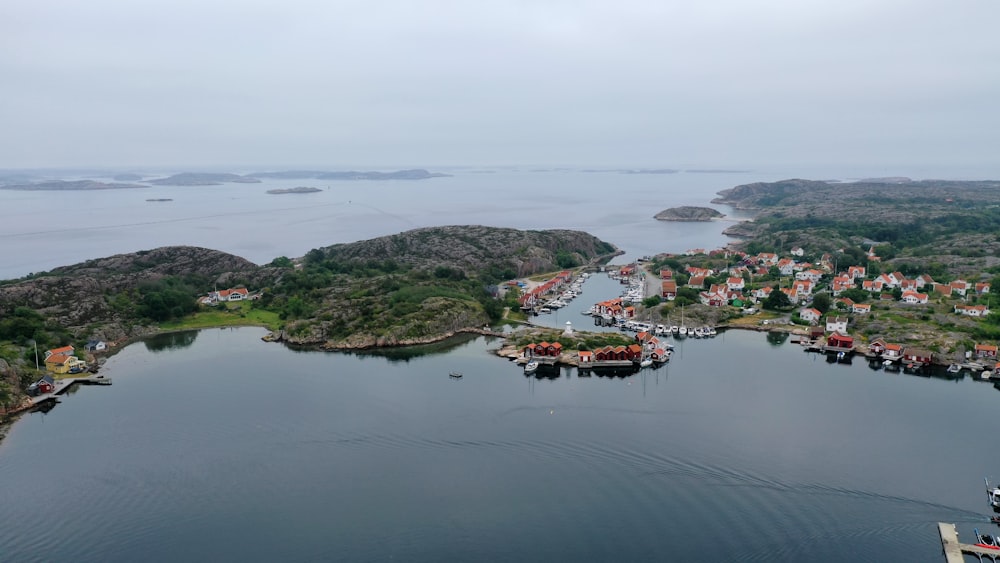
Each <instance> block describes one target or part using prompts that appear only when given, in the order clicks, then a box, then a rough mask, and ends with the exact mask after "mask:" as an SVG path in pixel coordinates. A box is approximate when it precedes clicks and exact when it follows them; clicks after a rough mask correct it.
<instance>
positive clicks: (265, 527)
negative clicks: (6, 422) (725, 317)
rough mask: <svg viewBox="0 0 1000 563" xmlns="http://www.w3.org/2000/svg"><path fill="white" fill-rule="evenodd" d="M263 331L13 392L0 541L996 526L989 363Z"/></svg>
mask: <svg viewBox="0 0 1000 563" xmlns="http://www.w3.org/2000/svg"><path fill="white" fill-rule="evenodd" d="M262 334H264V332H263V331H262V330H259V329H251V328H243V329H235V330H234V329H227V330H206V331H202V332H197V333H194V332H192V333H185V334H180V335H167V336H164V337H160V338H158V339H155V340H152V341H150V342H148V343H138V344H133V345H131V346H129V347H128V348H126V349H125V350H123V351H122V352H120V353H119V354H118V355H117V356H114V357H113V358H112V359H111V361H110V362H109V363H108V365H107V367H106V373H107V375H109V376H111V377H114V380H115V384H114V385H113V386H111V387H82V388H79V389H78V390H77V391H76V392H75V393H73V394H71V395H69V396H67V397H66V398H65V399H63V401H62V404H60V405H58V406H57V407H56V408H55V409H54V410H52V411H51V412H50V413H48V414H41V413H34V414H29V415H26V416H24V417H23V418H22V420H21V421H19V422H18V423H17V424H15V425H14V426H13V428H12V429H11V431H10V433H9V435H8V437H7V438H6V439H5V440H4V441H3V442H2V443H0V498H2V499H3V501H4V502H3V510H2V511H0V547H2V550H3V555H2V557H0V559H3V560H4V561H33V560H34V561H53V560H63V561H70V560H72V561H134V560H137V559H142V560H157V561H178V560H228V561H235V560H240V561H275V560H283V561H284V560H287V561H304V560H344V561H373V560H378V561H381V560H388V559H398V560H405V561H448V560H454V561H457V560H486V561H539V560H547V561H552V560H578V561H642V560H672V561H859V560H866V561H939V560H940V545H939V542H938V539H937V532H936V528H935V523H936V522H938V521H950V522H956V523H958V525H959V531H960V533H961V534H962V537H963V538H966V539H967V538H969V537H970V536H971V534H972V529H973V528H974V527H976V526H978V527H979V528H980V529H987V528H989V526H990V525H989V524H987V523H986V522H985V521H986V516H985V515H986V512H987V511H986V501H985V495H984V493H983V485H982V478H983V477H984V476H986V475H989V474H990V473H991V472H994V473H993V476H994V477H996V478H1000V473H997V472H998V468H1000V454H998V453H997V450H996V448H995V447H993V444H992V442H993V440H992V430H993V424H992V422H993V421H994V419H995V413H996V412H997V406H998V402H1000V393H998V392H996V391H995V390H994V389H993V388H992V387H991V386H989V385H988V384H984V383H980V382H975V381H971V380H968V379H965V380H961V381H947V380H943V379H932V378H922V377H915V376H908V375H894V374H887V373H885V372H882V371H872V370H870V369H869V368H868V367H867V364H866V363H865V362H863V361H861V360H856V361H855V363H854V365H850V366H848V365H838V364H828V363H826V362H825V361H823V359H822V358H821V357H817V356H815V355H811V354H806V353H804V352H803V351H802V350H801V348H800V347H799V346H797V345H794V344H779V343H778V341H777V340H774V337H773V336H772V337H771V338H770V339H769V338H768V337H767V336H766V335H764V334H761V333H753V332H728V333H726V334H724V335H720V336H719V337H716V338H715V339H711V340H687V341H683V342H681V343H679V345H678V349H677V352H676V353H675V356H674V359H673V360H672V361H671V362H670V363H669V364H668V365H666V366H664V367H662V368H660V369H658V370H647V371H645V372H643V373H642V374H639V375H635V376H631V377H628V378H605V377H597V376H594V377H578V375H577V374H576V373H575V372H574V371H573V370H565V371H563V372H562V374H561V375H560V376H559V377H558V378H555V379H536V378H533V377H532V378H526V377H525V376H524V375H523V374H522V373H520V371H519V369H518V368H517V367H516V366H514V365H513V364H511V363H509V362H507V361H505V360H503V359H499V358H495V357H492V356H491V355H490V354H489V353H488V350H489V349H490V348H494V347H497V346H499V343H498V342H496V341H493V342H491V341H488V340H485V339H481V338H480V339H475V340H465V341H462V342H457V343H454V344H451V346H452V347H451V348H450V349H447V350H443V351H439V352H436V353H429V354H425V355H396V356H395V357H393V358H385V357H380V356H371V355H369V356H358V355H346V354H327V353H318V352H296V351H292V350H289V349H287V348H284V347H282V346H280V345H277V344H265V343H262V342H261V341H260V336H261V335H262ZM779 340H780V339H779ZM453 370H459V371H462V372H464V374H465V377H464V379H462V380H452V379H450V378H449V377H448V373H449V372H450V371H453ZM816 548H821V550H819V551H814V550H816Z"/></svg>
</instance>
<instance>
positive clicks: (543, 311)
mask: <svg viewBox="0 0 1000 563" xmlns="http://www.w3.org/2000/svg"><path fill="white" fill-rule="evenodd" d="M538 312H539V313H551V312H552V309H549V308H548V307H542V308H541V309H539V310H538Z"/></svg>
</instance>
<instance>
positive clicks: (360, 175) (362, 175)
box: [248, 168, 451, 180]
mask: <svg viewBox="0 0 1000 563" xmlns="http://www.w3.org/2000/svg"><path fill="white" fill-rule="evenodd" d="M450 176H451V174H444V173H441V172H428V171H427V170H424V169H421V168H415V169H412V170H396V171H395V172H373V171H370V172H358V171H354V170H349V171H345V172H328V171H319V170H286V171H283V172H257V173H254V174H250V175H248V177H250V178H273V179H278V180H427V179H428V178H446V177H450Z"/></svg>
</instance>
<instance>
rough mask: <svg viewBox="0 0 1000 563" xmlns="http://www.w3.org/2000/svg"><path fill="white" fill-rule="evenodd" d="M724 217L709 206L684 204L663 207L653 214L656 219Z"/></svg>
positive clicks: (698, 219) (705, 219) (697, 219)
mask: <svg viewBox="0 0 1000 563" xmlns="http://www.w3.org/2000/svg"><path fill="white" fill-rule="evenodd" d="M721 217H725V215H724V214H723V213H720V212H719V211H717V210H715V209H712V208H711V207H695V206H690V205H684V206H681V207H671V208H670V209H664V210H663V211H660V212H659V213H657V214H656V215H654V216H653V218H654V219H656V220H658V221H711V220H712V219H719V218H721Z"/></svg>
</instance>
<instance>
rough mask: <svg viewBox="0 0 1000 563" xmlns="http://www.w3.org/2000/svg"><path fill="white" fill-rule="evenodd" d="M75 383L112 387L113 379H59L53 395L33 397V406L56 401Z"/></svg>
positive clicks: (89, 377) (90, 377)
mask: <svg viewBox="0 0 1000 563" xmlns="http://www.w3.org/2000/svg"><path fill="white" fill-rule="evenodd" d="M74 383H82V384H84V385H111V378H110V377H104V376H103V375H96V374H95V375H88V376H86V377H66V378H63V379H57V380H55V384H54V388H53V389H52V392H51V393H43V394H41V395H36V396H34V397H32V398H31V404H32V405H37V404H40V403H44V402H45V401H52V400H55V398H56V397H57V396H59V395H62V394H63V393H65V392H66V390H67V389H69V388H70V387H72V386H73V384H74Z"/></svg>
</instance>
